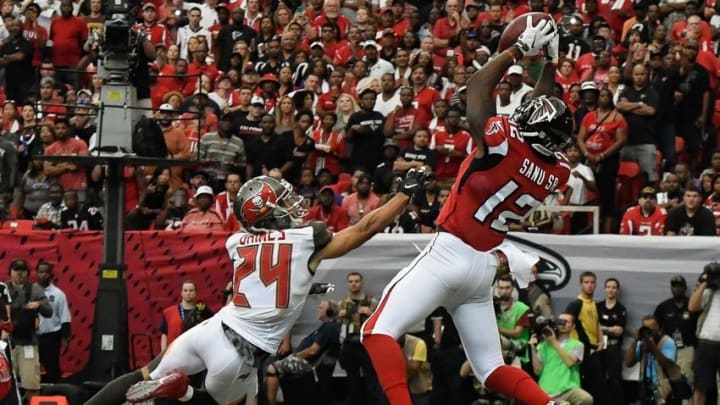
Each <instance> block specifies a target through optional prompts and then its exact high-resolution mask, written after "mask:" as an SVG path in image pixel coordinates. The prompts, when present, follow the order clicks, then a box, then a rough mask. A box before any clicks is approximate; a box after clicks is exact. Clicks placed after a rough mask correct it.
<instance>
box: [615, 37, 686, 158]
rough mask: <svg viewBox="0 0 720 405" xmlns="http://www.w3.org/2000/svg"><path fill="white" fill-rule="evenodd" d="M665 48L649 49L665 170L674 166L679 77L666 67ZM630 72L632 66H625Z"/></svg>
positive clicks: (658, 134) (659, 138) (658, 140)
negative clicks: (657, 98)
mask: <svg viewBox="0 0 720 405" xmlns="http://www.w3.org/2000/svg"><path fill="white" fill-rule="evenodd" d="M666 53H667V50H663V49H658V50H656V51H650V62H649V64H648V66H649V68H650V73H649V74H650V87H652V88H653V89H655V92H657V94H658V97H659V98H660V109H659V110H658V113H657V117H658V119H657V125H656V127H655V130H656V131H657V142H658V146H659V147H660V151H661V152H662V156H663V169H665V171H667V170H669V169H670V168H672V167H674V166H675V136H676V131H675V117H674V116H675V111H674V110H675V91H676V90H677V89H678V85H679V77H678V71H677V70H676V69H668V68H667V67H666V66H665V63H664V61H663V58H664V57H665V54H666ZM626 69H627V70H629V71H630V72H631V73H632V70H631V69H632V68H626Z"/></svg>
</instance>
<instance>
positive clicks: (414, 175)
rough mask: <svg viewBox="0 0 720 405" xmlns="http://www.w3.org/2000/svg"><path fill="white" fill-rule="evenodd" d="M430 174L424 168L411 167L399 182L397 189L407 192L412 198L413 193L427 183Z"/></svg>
mask: <svg viewBox="0 0 720 405" xmlns="http://www.w3.org/2000/svg"><path fill="white" fill-rule="evenodd" d="M428 176H429V173H428V172H426V171H425V170H423V169H420V170H416V169H410V170H408V172H407V174H406V175H405V178H404V179H402V180H401V181H400V183H399V184H398V187H397V191H399V192H401V193H404V194H407V195H408V196H409V197H410V198H412V196H413V194H415V193H416V192H417V191H418V190H420V189H421V188H422V187H423V186H424V185H425V182H426V181H427V179H428Z"/></svg>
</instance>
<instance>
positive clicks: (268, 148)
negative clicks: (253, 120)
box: [246, 114, 293, 179]
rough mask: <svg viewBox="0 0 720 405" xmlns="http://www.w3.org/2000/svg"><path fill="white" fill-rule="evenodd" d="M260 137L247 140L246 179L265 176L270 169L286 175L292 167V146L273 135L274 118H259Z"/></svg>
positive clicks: (266, 115)
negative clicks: (278, 170)
mask: <svg viewBox="0 0 720 405" xmlns="http://www.w3.org/2000/svg"><path fill="white" fill-rule="evenodd" d="M260 127H261V128H262V135H260V136H256V137H253V138H249V139H248V141H247V142H246V147H247V156H248V162H247V167H246V171H247V177H246V178H248V179H251V178H253V177H255V176H260V175H267V174H268V173H270V170H272V169H280V171H281V172H283V173H287V172H288V171H289V170H290V168H291V167H292V165H293V160H292V159H293V156H292V145H290V143H288V142H287V141H286V140H285V138H283V137H281V136H279V135H278V134H276V133H275V118H273V117H272V115H270V114H265V115H263V116H262V118H260Z"/></svg>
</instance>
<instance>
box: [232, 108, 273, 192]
mask: <svg viewBox="0 0 720 405" xmlns="http://www.w3.org/2000/svg"><path fill="white" fill-rule="evenodd" d="M264 113H265V101H264V100H263V99H262V98H261V97H258V96H253V97H252V99H251V100H250V107H248V112H247V114H244V113H243V112H242V111H240V110H237V111H235V112H233V113H231V114H232V117H233V127H234V128H237V134H238V135H239V136H240V138H242V140H243V142H245V143H246V144H247V143H248V142H250V139H252V138H257V137H258V136H260V134H261V133H262V128H261V127H260V117H262V115H263V114H264ZM248 178H249V177H248Z"/></svg>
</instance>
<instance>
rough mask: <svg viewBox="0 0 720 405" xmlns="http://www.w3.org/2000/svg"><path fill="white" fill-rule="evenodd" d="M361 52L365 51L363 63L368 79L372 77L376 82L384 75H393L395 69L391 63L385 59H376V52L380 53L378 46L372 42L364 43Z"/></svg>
mask: <svg viewBox="0 0 720 405" xmlns="http://www.w3.org/2000/svg"><path fill="white" fill-rule="evenodd" d="M363 50H364V51H365V58H364V59H365V62H366V63H367V68H368V77H374V78H377V79H378V80H379V79H381V78H382V76H383V75H384V74H386V73H390V74H394V73H395V67H394V66H393V64H392V63H390V62H388V61H386V60H385V59H381V58H378V52H379V51H380V45H379V44H378V43H377V42H375V41H374V40H368V41H365V43H364V44H363Z"/></svg>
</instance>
